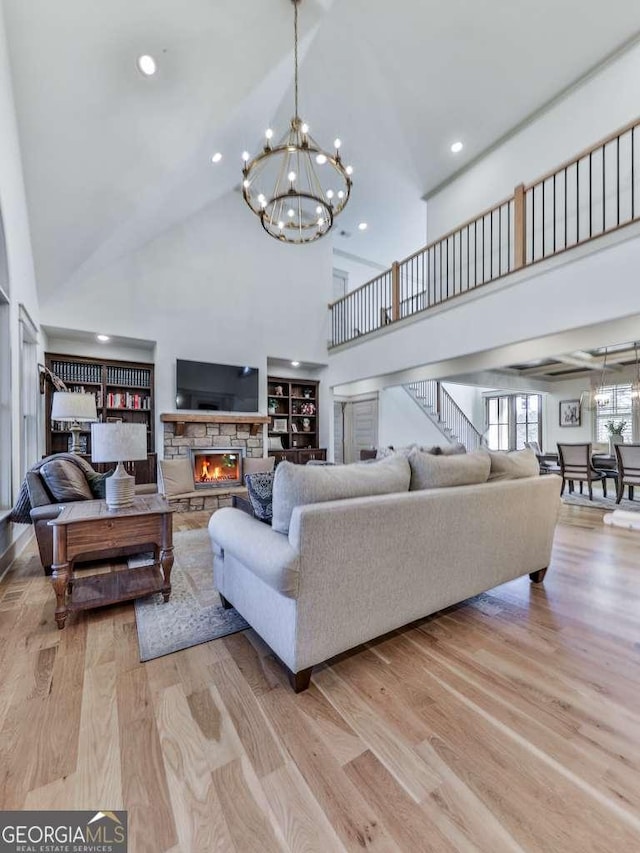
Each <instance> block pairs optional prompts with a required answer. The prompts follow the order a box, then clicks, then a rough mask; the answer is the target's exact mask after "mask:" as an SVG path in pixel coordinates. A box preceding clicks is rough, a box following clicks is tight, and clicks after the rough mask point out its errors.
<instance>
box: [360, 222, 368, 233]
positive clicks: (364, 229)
mask: <svg viewBox="0 0 640 853" xmlns="http://www.w3.org/2000/svg"><path fill="white" fill-rule="evenodd" d="M368 227H369V226H368V225H367V223H366V222H361V223H360V224H359V225H358V229H359V230H360V231H366V230H367V228H368Z"/></svg>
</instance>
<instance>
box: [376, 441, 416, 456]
mask: <svg viewBox="0 0 640 853" xmlns="http://www.w3.org/2000/svg"><path fill="white" fill-rule="evenodd" d="M416 447H417V445H415V444H408V445H407V446H406V447H394V446H393V445H392V444H390V445H389V447H379V448H378V451H377V453H376V459H388V458H389V457H390V456H395V455H396V454H398V455H400V456H404V458H405V459H408V458H409V454H410V453H411V451H412V450H414V449H415V448H416Z"/></svg>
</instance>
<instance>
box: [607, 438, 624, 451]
mask: <svg viewBox="0 0 640 853" xmlns="http://www.w3.org/2000/svg"><path fill="white" fill-rule="evenodd" d="M616 444H624V436H623V435H610V436H609V455H610V456H615V455H616Z"/></svg>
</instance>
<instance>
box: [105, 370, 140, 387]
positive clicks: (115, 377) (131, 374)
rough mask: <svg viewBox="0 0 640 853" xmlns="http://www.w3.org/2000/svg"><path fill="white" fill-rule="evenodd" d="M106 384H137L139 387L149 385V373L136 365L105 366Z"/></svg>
mask: <svg viewBox="0 0 640 853" xmlns="http://www.w3.org/2000/svg"><path fill="white" fill-rule="evenodd" d="M107 385H120V386H123V387H124V386H127V385H137V386H139V387H141V388H150V387H151V373H150V372H149V370H146V369H145V368H137V367H110V366H108V367H107Z"/></svg>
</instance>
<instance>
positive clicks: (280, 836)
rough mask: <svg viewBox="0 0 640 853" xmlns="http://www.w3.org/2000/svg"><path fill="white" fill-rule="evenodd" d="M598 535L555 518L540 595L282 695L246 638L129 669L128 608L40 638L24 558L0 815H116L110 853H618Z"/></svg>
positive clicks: (577, 516) (1, 602) (430, 631)
mask: <svg viewBox="0 0 640 853" xmlns="http://www.w3.org/2000/svg"><path fill="white" fill-rule="evenodd" d="M601 517H602V513H601V512H599V511H597V510H591V509H587V510H583V509H579V508H565V509H564V510H563V516H562V521H561V524H560V525H559V527H558V531H557V536H556V541H555V548H554V557H553V563H552V565H551V568H550V570H549V572H548V573H547V577H546V580H545V582H544V584H542V585H540V586H534V585H532V584H530V582H529V580H528V578H522V579H519V580H517V581H513V582H511V583H509V584H505V585H504V586H502V587H500V588H498V589H496V590H493V591H491V592H490V593H488V594H486V595H483V596H480V597H478V598H476V599H473V600H472V601H470V602H467V603H465V604H463V605H460V606H458V607H455V608H451V609H450V610H448V611H446V612H444V613H442V614H439V615H437V616H434V617H431V618H429V619H426V620H423V621H422V622H420V623H416V624H414V625H412V626H411V627H409V628H407V629H405V630H403V631H399V632H396V633H394V634H392V635H389V636H387V637H385V638H382V639H381V640H378V641H376V642H374V643H370V644H369V645H368V646H367V647H364V648H361V649H359V650H358V651H357V652H355V653H351V654H348V655H344V656H342V657H341V658H340V659H337V660H335V661H333V662H331V664H330V665H328V666H325V667H323V668H320V669H318V671H317V672H316V673H315V675H314V677H313V682H312V686H311V688H310V690H309V691H308V692H306V693H303V694H300V695H299V696H295V695H294V694H293V693H292V692H291V690H290V688H289V686H288V684H287V682H286V679H285V678H284V676H283V673H282V671H281V669H280V667H279V666H278V665H277V663H275V662H274V660H273V659H272V657H271V655H270V653H269V650H268V649H267V648H266V647H265V646H264V645H263V644H262V643H261V642H260V640H259V639H258V638H257V637H256V635H255V634H253V633H252V632H246V633H243V634H236V635H234V636H232V637H228V638H225V639H221V640H216V641H214V642H212V643H208V644H206V645H203V646H199V647H196V648H193V649H189V650H186V651H183V652H178V653H177V654H173V655H170V656H168V657H165V658H161V659H158V660H155V661H151V662H149V663H147V664H141V663H140V662H139V661H138V649H137V638H136V630H135V621H134V611H133V606H132V605H129V604H127V605H120V606H116V607H111V608H105V609H103V610H95V611H90V612H88V613H84V614H76V615H74V616H73V617H71V618H70V620H69V624H68V626H67V628H65V630H64V631H58V630H57V629H56V626H55V621H54V618H53V613H54V597H53V594H52V590H51V588H50V584H49V582H48V581H47V580H46V579H45V578H44V576H43V575H42V573H41V570H40V568H39V563H38V560H37V557H36V556H35V549H34V548H30V549H29V550H28V552H26V553H25V554H24V555H23V556H22V557H21V558H19V560H18V561H17V562H16V564H15V566H14V569H13V570H12V571H11V573H10V574H9V575H8V576H7V577H6V578H5V580H4V581H3V583H2V584H0V641H1V642H0V808H2V809H10V808H17V809H35V808H37V809H43V808H54V809H56V808H84V809H98V808H100V809H103V810H104V809H120V808H126V809H128V811H129V826H130V839H131V840H130V847H129V849H130V851H132V853H142V851H145V853H146V851H149V853H162V851H171V853H177V851H182V853H195V851H201V850H202V851H212V850H221V851H226V850H238V851H248V852H249V853H254V851H256V853H262V851H272V850H273V851H276V850H292V851H322V853H326V851H330V852H331V851H343V850H349V851H350V850H363V849H367V850H369V849H370V850H373V851H399V850H401V851H411V853H416V851H419V852H420V851H452V850H460V851H483V853H484V852H485V851H486V852H487V853H500V851H536V853H538V851H544V852H545V853H560V852H561V853H565V852H566V851H576V852H577V851H580V853H584V851H599V853H602V851H611V853H633V851H637V850H640V669H639V667H638V664H639V663H640V632H639V630H638V628H639V621H640V568H639V561H638V556H639V554H640V534H638V533H631V532H626V531H620V530H613V529H610V528H606V527H604V526H603V525H602V523H601ZM206 518H207V516H205V515H204V514H200V513H198V514H195V513H194V514H191V515H189V516H182V517H179V516H178V517H176V528H177V529H180V527H183V528H184V527H190V526H202V525H203V524H205V523H206ZM177 545H178V547H179V539H178V542H177Z"/></svg>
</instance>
